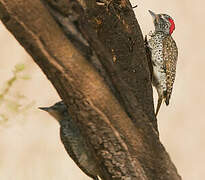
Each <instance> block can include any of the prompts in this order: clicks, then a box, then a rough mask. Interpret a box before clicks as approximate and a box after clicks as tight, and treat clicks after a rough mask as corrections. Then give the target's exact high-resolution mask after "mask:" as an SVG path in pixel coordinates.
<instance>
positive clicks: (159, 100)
mask: <svg viewBox="0 0 205 180" xmlns="http://www.w3.org/2000/svg"><path fill="white" fill-rule="evenodd" d="M162 100H163V98H162V97H159V99H158V102H157V109H156V113H155V115H156V116H157V114H158V112H159V109H160V106H161V104H162Z"/></svg>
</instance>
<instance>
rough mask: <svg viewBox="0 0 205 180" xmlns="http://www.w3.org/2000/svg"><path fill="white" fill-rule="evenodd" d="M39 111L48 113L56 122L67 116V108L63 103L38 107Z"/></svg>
mask: <svg viewBox="0 0 205 180" xmlns="http://www.w3.org/2000/svg"><path fill="white" fill-rule="evenodd" d="M39 109H41V110H43V111H46V112H48V113H49V114H50V115H51V116H53V117H54V118H55V119H56V120H57V121H61V120H62V119H64V117H65V116H67V115H68V112H67V106H66V105H65V104H64V102H63V101H60V102H57V103H55V104H54V105H53V106H50V107H39Z"/></svg>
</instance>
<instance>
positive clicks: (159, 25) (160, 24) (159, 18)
mask: <svg viewBox="0 0 205 180" xmlns="http://www.w3.org/2000/svg"><path fill="white" fill-rule="evenodd" d="M149 13H150V14H151V16H152V18H153V22H154V26H155V31H156V32H163V33H165V34H167V35H171V34H172V33H173V31H174V30H175V24H174V20H173V19H172V18H171V17H170V16H169V15H167V14H155V13H154V12H152V11H150V10H149Z"/></svg>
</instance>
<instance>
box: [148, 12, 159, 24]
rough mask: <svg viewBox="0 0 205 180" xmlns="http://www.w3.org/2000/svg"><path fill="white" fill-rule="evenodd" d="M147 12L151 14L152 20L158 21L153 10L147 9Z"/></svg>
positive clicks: (157, 16)
mask: <svg viewBox="0 0 205 180" xmlns="http://www.w3.org/2000/svg"><path fill="white" fill-rule="evenodd" d="M149 13H150V14H151V16H152V18H153V20H155V19H156V21H157V23H158V22H159V15H158V14H155V13H154V12H152V11H150V10H149Z"/></svg>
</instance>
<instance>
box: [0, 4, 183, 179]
mask: <svg viewBox="0 0 205 180" xmlns="http://www.w3.org/2000/svg"><path fill="white" fill-rule="evenodd" d="M0 18H1V20H2V22H3V23H4V24H5V26H6V27H7V28H8V30H9V31H10V32H11V33H12V34H13V35H14V36H15V38H16V39H17V40H18V41H19V43H20V44H21V45H22V46H23V47H24V48H25V50H26V51H27V52H28V53H29V54H30V55H31V56H32V57H33V59H34V61H35V62H36V63H37V64H38V65H39V67H40V68H41V69H42V71H43V72H44V73H45V74H46V76H47V77H48V79H49V80H50V81H51V83H52V84H53V86H54V87H55V88H56V90H57V92H58V93H59V95H60V97H61V98H62V99H63V101H64V102H65V103H66V104H67V105H68V107H69V109H68V111H69V113H70V114H71V116H72V118H73V119H74V120H75V121H76V122H77V123H78V125H79V128H80V129H81V131H82V132H83V134H84V135H85V137H87V140H88V142H89V144H90V145H91V147H92V150H93V152H94V153H95V155H96V158H97V159H98V162H99V164H98V165H99V167H100V169H101V170H102V173H103V176H104V179H116V180H117V179H126V180H130V179H132V180H135V179H137V180H180V179H181V178H180V176H179V175H178V174H177V170H176V168H175V166H174V165H173V163H172V162H171V160H170V158H169V155H168V154H167V152H166V151H165V149H164V147H163V146H162V144H161V143H160V141H159V136H158V130H157V121H156V117H155V115H154V106H153V96H152V87H151V81H150V73H149V68H148V63H147V59H146V53H145V48H144V41H143V36H142V32H141V30H140V27H139V25H138V23H137V20H136V18H135V15H134V12H133V10H132V7H131V5H130V2H129V1H128V0H101V1H100V0H99V1H97V2H96V1H95V0H58V1H56V0H35V1H33V0H9V1H8V0H0Z"/></svg>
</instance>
